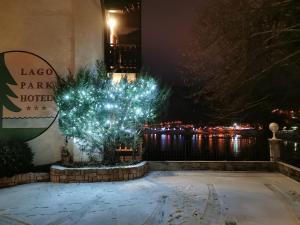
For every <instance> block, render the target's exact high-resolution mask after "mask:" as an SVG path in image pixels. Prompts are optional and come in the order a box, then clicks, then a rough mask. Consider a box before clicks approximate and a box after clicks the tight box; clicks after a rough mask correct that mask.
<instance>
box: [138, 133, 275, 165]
mask: <svg viewBox="0 0 300 225" xmlns="http://www.w3.org/2000/svg"><path fill="white" fill-rule="evenodd" d="M144 147H145V154H144V158H145V159H146V160H268V159H269V150H268V145H267V141H266V139H258V138H257V137H241V136H239V135H234V136H224V135H212V134H210V135H202V134H194V135H182V134H177V135H176V134H161V135H160V134H145V135H144Z"/></svg>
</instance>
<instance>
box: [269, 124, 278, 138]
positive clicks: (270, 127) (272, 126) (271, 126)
mask: <svg viewBox="0 0 300 225" xmlns="http://www.w3.org/2000/svg"><path fill="white" fill-rule="evenodd" d="M269 129H270V131H272V133H273V137H272V139H276V135H275V133H276V132H277V131H278V130H279V125H278V124H277V123H270V125H269Z"/></svg>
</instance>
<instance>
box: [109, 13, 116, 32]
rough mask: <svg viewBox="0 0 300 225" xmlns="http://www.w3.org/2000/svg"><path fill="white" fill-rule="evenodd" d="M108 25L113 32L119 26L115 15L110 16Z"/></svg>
mask: <svg viewBox="0 0 300 225" xmlns="http://www.w3.org/2000/svg"><path fill="white" fill-rule="evenodd" d="M107 25H108V26H109V28H110V30H111V32H112V31H113V30H114V29H115V27H116V26H117V20H116V19H115V18H113V17H110V18H108V20H107Z"/></svg>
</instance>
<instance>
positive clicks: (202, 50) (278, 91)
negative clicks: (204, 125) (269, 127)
mask: <svg viewBox="0 0 300 225" xmlns="http://www.w3.org/2000/svg"><path fill="white" fill-rule="evenodd" d="M198 15H199V16H198V18H197V20H196V23H195V26H194V31H193V33H194V34H193V40H192V41H191V45H190V47H189V48H188V49H187V51H186V52H185V53H184V55H183V56H184V57H183V63H182V69H183V70H182V72H183V73H184V76H185V77H186V78H187V79H186V81H187V85H188V86H189V87H190V88H191V89H192V90H193V91H192V95H191V96H192V98H193V99H194V101H195V102H196V103H198V104H199V105H201V106H202V107H203V111H208V112H210V113H211V114H210V116H211V118H212V119H218V120H232V119H236V118H240V119H241V120H251V119H253V120H257V119H258V120H264V119H265V118H266V115H267V113H268V112H270V110H271V109H273V108H277V107H284V108H290V107H298V106H299V103H300V102H299V97H298V96H300V88H299V85H300V76H299V70H300V1H299V0H230V1H228V0H212V1H208V2H207V5H206V7H202V9H200V11H199V13H198Z"/></svg>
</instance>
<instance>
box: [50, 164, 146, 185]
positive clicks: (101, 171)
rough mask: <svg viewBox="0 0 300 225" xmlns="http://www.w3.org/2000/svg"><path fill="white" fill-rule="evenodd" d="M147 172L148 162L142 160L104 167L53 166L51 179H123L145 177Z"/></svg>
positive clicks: (70, 180) (71, 181)
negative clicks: (136, 162) (134, 163)
mask: <svg viewBox="0 0 300 225" xmlns="http://www.w3.org/2000/svg"><path fill="white" fill-rule="evenodd" d="M147 172H148V164H147V162H141V163H139V164H136V165H132V166H123V167H103V168H66V167H62V166H52V167H51V169H50V180H51V182H56V183H80V182H101V181H123V180H133V179H136V178H139V177H143V176H144V175H145V174H146V173H147Z"/></svg>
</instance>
